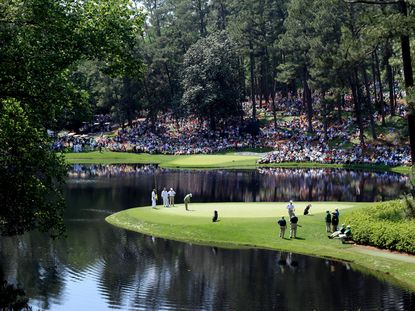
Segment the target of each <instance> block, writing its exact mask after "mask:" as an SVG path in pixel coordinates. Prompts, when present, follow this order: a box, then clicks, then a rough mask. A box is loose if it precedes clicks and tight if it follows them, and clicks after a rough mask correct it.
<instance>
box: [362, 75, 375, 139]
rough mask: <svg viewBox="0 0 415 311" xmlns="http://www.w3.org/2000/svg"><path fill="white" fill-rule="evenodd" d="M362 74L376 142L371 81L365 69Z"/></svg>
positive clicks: (371, 126) (371, 127)
mask: <svg viewBox="0 0 415 311" xmlns="http://www.w3.org/2000/svg"><path fill="white" fill-rule="evenodd" d="M362 73H363V80H364V83H365V89H366V105H367V108H368V111H367V112H368V114H369V121H370V130H371V133H372V138H373V139H374V140H375V139H377V135H376V127H375V120H374V118H373V104H372V99H371V98H370V87H369V80H368V78H367V73H366V69H365V68H362Z"/></svg>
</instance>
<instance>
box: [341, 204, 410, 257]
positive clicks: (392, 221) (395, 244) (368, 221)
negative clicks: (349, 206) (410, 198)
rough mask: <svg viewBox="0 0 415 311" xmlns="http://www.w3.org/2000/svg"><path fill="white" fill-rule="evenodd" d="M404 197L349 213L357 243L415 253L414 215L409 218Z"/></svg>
mask: <svg viewBox="0 0 415 311" xmlns="http://www.w3.org/2000/svg"><path fill="white" fill-rule="evenodd" d="M405 210H406V205H405V203H404V202H402V201H398V200H396V201H388V202H383V203H379V204H377V205H375V206H373V207H369V208H364V209H360V210H357V211H355V212H353V213H351V214H350V215H349V216H347V217H346V219H345V221H346V223H348V224H350V225H351V226H352V232H353V240H354V241H355V242H356V243H358V244H363V245H371V246H376V247H380V248H385V249H390V250H396V251H401V252H406V253H410V254H415V236H414V235H413V229H414V228H415V219H413V218H408V217H407V216H406V213H405Z"/></svg>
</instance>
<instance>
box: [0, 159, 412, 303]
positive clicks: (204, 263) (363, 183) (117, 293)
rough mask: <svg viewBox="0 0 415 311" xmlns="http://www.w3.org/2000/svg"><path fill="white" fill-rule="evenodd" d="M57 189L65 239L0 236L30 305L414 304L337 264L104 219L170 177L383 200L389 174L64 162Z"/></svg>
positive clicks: (6, 268)
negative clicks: (181, 239) (216, 244)
mask: <svg viewBox="0 0 415 311" xmlns="http://www.w3.org/2000/svg"><path fill="white" fill-rule="evenodd" d="M70 176H71V177H70V179H69V181H68V184H67V187H66V192H65V195H66V197H67V200H68V209H67V213H66V217H65V221H66V224H67V235H68V237H67V239H64V240H60V241H52V240H50V239H49V238H47V237H45V236H44V235H40V234H36V233H30V234H26V235H24V236H23V237H14V238H6V239H2V240H1V243H0V263H1V265H0V269H1V270H0V272H1V273H2V276H3V278H4V279H7V280H9V282H13V283H19V284H21V286H22V287H23V288H25V290H26V292H27V295H28V297H30V303H31V305H32V307H33V309H34V310H38V309H40V310H109V309H121V310H313V309H314V310H415V294H414V293H411V292H409V291H406V290H404V289H401V288H399V287H396V286H395V285H392V284H390V283H387V282H385V281H382V280H379V279H377V278H375V277H373V276H371V275H366V274H362V273H360V272H359V271H356V270H354V269H353V267H351V266H349V265H348V264H345V263H339V262H335V261H330V260H323V259H317V258H312V257H307V256H300V255H296V254H290V253H283V252H276V251H266V250H224V249H218V248H212V247H201V246H196V245H189V244H184V243H178V242H172V241H166V240H163V239H157V238H152V237H147V236H143V235H141V234H136V233H133V232H127V231H125V230H122V229H117V228H114V227H112V226H111V225H109V224H107V223H105V221H104V218H105V217H106V216H107V215H109V214H111V213H113V212H115V211H119V210H122V209H126V208H130V207H133V206H144V205H149V192H150V190H151V188H152V187H153V186H154V184H155V183H156V184H157V187H158V188H160V187H163V186H167V187H174V188H175V189H177V192H178V194H177V196H178V200H181V199H182V197H183V195H184V193H185V192H192V193H193V194H194V199H195V200H194V201H200V202H204V201H272V200H288V199H289V198H293V199H295V200H302V201H307V200H329V201H330V200H343V201H375V200H376V201H377V200H382V199H389V198H392V197H394V196H396V195H397V194H398V193H401V192H403V191H405V190H406V189H407V179H406V177H404V176H401V175H395V174H385V173H382V174H374V173H362V172H352V171H340V170H283V169H270V170H265V169H264V170H260V171H257V170H246V171H237V170H235V171H234V170H232V171H226V170H223V171H222V170H211V171H178V170H162V169H157V168H156V167H154V166H110V167H103V166H89V167H81V166H75V167H74V170H73V171H72V172H71V174H70Z"/></svg>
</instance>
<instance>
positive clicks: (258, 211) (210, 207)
mask: <svg viewBox="0 0 415 311" xmlns="http://www.w3.org/2000/svg"><path fill="white" fill-rule="evenodd" d="M307 204H309V203H308V202H295V205H294V206H297V207H296V210H295V213H296V214H297V215H303V210H304V208H305V207H306V206H307ZM286 206H287V203H283V202H278V203H270V202H263V203H245V202H240V203H238V202H232V203H191V204H189V211H186V210H185V207H184V204H178V205H176V206H175V207H170V208H164V207H163V206H161V205H159V206H158V207H157V208H158V212H159V214H160V215H166V216H168V215H175V216H180V217H191V218H194V217H201V218H202V217H203V218H206V217H212V216H213V211H215V210H216V211H218V214H219V216H220V218H221V219H226V218H264V217H270V218H276V217H281V216H288V212H287V208H286ZM351 207H356V203H347V202H346V203H344V202H342V203H337V202H324V203H322V202H315V203H312V206H311V209H310V213H311V215H313V214H316V213H324V212H325V211H326V210H330V211H333V210H334V209H335V208H340V209H341V210H344V209H348V208H351Z"/></svg>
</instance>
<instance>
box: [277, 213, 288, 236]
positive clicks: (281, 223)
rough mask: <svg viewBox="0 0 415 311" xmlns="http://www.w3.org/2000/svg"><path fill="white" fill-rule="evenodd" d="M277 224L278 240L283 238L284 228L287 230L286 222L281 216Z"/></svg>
mask: <svg viewBox="0 0 415 311" xmlns="http://www.w3.org/2000/svg"><path fill="white" fill-rule="evenodd" d="M278 224H279V225H280V238H284V234H285V228H287V222H286V221H285V219H284V216H281V219H280V220H278Z"/></svg>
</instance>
